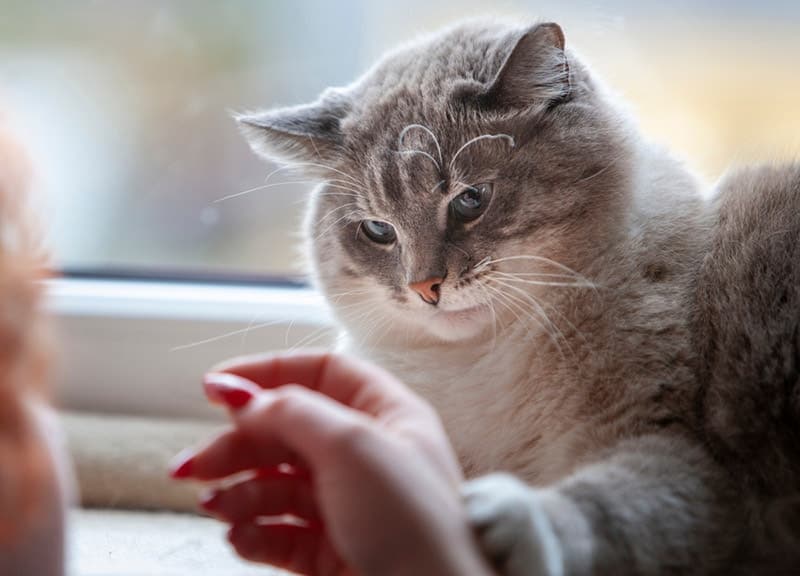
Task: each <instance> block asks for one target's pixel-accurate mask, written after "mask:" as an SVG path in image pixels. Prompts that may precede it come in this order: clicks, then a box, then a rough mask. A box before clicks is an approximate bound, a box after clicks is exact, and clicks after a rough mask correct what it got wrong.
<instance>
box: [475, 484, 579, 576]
mask: <svg viewBox="0 0 800 576" xmlns="http://www.w3.org/2000/svg"><path fill="white" fill-rule="evenodd" d="M462 494H463V496H464V503H465V505H466V509H467V517H468V518H469V521H470V524H471V525H472V527H473V529H474V531H475V533H476V535H477V537H478V541H479V544H480V546H481V548H482V549H483V552H484V554H485V555H486V557H487V558H488V559H489V560H490V561H491V563H492V565H493V566H494V567H495V568H496V569H497V570H499V571H500V572H501V574H504V575H507V576H526V575H529V574H530V575H534V574H535V575H537V576H538V575H541V576H562V575H563V574H564V561H563V558H562V550H561V545H560V543H559V541H558V538H557V537H556V534H555V532H554V531H553V528H552V526H551V525H550V521H549V520H548V518H547V515H546V514H545V512H544V510H543V508H542V506H541V505H540V503H539V493H538V492H537V490H535V489H533V488H531V487H529V486H527V485H526V484H524V483H523V482H522V481H521V480H519V479H517V478H515V477H514V476H511V475H510V474H490V475H489V476H483V477H481V478H477V479H475V480H472V481H469V482H466V483H465V484H464V486H463V488H462Z"/></svg>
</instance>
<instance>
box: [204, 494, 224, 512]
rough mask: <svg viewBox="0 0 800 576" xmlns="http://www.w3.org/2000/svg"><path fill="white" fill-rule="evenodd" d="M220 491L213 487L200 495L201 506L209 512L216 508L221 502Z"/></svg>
mask: <svg viewBox="0 0 800 576" xmlns="http://www.w3.org/2000/svg"><path fill="white" fill-rule="evenodd" d="M219 497H220V492H219V490H215V489H211V490H209V491H207V492H205V493H203V494H201V495H200V507H201V508H202V509H203V510H208V511H209V512H210V511H212V510H214V509H216V507H217V504H219Z"/></svg>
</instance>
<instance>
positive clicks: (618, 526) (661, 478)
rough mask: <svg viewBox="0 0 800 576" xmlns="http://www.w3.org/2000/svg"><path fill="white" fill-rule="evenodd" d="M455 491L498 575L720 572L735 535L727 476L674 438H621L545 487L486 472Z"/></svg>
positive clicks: (737, 519) (737, 516)
mask: <svg viewBox="0 0 800 576" xmlns="http://www.w3.org/2000/svg"><path fill="white" fill-rule="evenodd" d="M463 491H464V496H465V504H466V509H467V514H468V517H469V519H470V522H471V523H472V525H473V528H474V530H475V533H476V535H477V537H478V540H479V542H480V545H481V546H482V548H483V549H484V551H485V552H486V554H487V557H488V558H489V559H490V560H491V561H492V562H494V565H495V567H496V569H497V570H498V572H499V573H500V574H503V575H505V576H536V575H539V574H542V575H547V576H549V575H553V574H564V575H579V576H583V575H595V574H596V575H605V574H614V575H619V576H624V575H628V574H630V575H637V576H639V575H641V576H661V575H674V574H692V575H705V574H717V573H725V572H724V571H725V569H726V566H727V565H728V563H729V562H730V559H731V557H732V555H733V552H734V547H735V546H736V543H737V542H741V541H742V537H743V535H744V533H743V530H744V526H745V524H744V519H743V516H742V514H741V512H742V511H741V509H740V508H741V507H740V506H737V501H736V491H735V490H733V489H732V486H731V483H730V478H729V477H727V475H726V474H725V473H724V471H722V470H721V469H719V468H718V467H717V465H716V464H715V463H714V462H713V460H712V459H711V458H710V457H709V456H708V455H707V454H706V453H705V451H704V450H703V449H702V448H701V447H700V446H698V445H696V444H694V443H692V442H689V441H687V440H685V439H683V438H681V437H675V436H672V437H670V436H664V437H661V436H645V437H642V438H637V439H632V440H627V441H624V442H622V443H620V445H619V446H617V448H616V449H613V450H608V451H607V452H606V456H605V457H603V458H601V459H599V460H597V461H595V462H594V463H592V464H590V465H587V466H584V467H582V468H579V469H577V470H576V471H575V473H573V474H571V475H570V476H568V477H565V478H564V479H562V480H561V481H559V482H557V483H555V484H553V485H549V486H545V487H538V488H534V487H530V486H526V485H525V484H524V483H522V482H521V481H519V480H516V479H515V478H513V477H510V476H508V475H492V476H486V477H483V478H478V479H476V480H472V481H470V482H468V483H467V484H466V485H465V486H464V488H463Z"/></svg>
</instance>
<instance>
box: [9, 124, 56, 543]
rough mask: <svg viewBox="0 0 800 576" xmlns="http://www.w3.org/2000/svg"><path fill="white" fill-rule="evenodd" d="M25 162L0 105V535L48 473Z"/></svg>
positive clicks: (19, 521) (36, 271)
mask: <svg viewBox="0 0 800 576" xmlns="http://www.w3.org/2000/svg"><path fill="white" fill-rule="evenodd" d="M29 180H30V164H29V162H28V159H27V157H26V156H25V154H24V153H23V151H22V149H21V147H20V146H19V144H18V142H17V141H16V140H15V139H14V138H13V137H12V135H11V133H10V129H9V126H8V122H7V120H6V117H5V116H4V115H3V113H2V111H0V543H3V542H8V541H9V540H13V539H14V537H15V536H17V535H19V534H21V533H23V531H24V530H25V528H26V526H27V524H28V523H29V522H30V521H31V519H32V517H33V515H34V514H36V512H37V504H38V503H39V502H41V500H42V494H43V490H45V489H46V488H45V485H46V482H47V475H48V474H52V471H51V469H50V465H49V461H48V455H47V451H46V448H45V446H44V445H43V443H42V441H41V438H40V437H39V434H38V432H37V430H36V428H35V424H34V422H33V420H32V416H31V412H30V409H29V405H28V403H29V401H30V400H31V399H32V397H35V396H39V397H41V396H42V395H43V394H44V393H45V391H44V387H45V386H44V382H45V379H46V372H47V358H48V356H49V354H48V351H47V344H46V338H44V332H45V330H44V325H43V320H42V317H41V313H40V291H41V289H40V286H39V282H38V280H40V279H42V278H43V276H44V274H45V270H46V258H45V257H44V254H43V251H42V250H41V244H40V236H39V234H38V231H37V229H36V227H35V226H34V224H33V219H32V217H31V214H30V208H29V206H28V202H29V198H28V197H27V194H28V183H29Z"/></svg>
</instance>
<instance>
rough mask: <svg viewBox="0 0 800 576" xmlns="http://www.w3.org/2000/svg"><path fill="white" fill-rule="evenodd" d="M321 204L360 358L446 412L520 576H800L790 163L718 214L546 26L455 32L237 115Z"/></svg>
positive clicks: (760, 177)
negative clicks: (309, 92) (337, 82)
mask: <svg viewBox="0 0 800 576" xmlns="http://www.w3.org/2000/svg"><path fill="white" fill-rule="evenodd" d="M239 120H240V122H241V125H242V127H243V129H244V130H245V132H246V134H247V136H248V138H249V139H250V142H251V143H252V145H253V147H254V148H255V149H256V150H257V151H258V152H259V153H261V154H263V155H265V156H266V157H268V158H270V159H272V160H277V161H279V162H283V163H290V164H293V165H295V167H296V168H298V169H301V170H303V171H304V172H305V173H306V174H307V175H310V176H311V177H313V178H317V179H319V181H320V185H319V187H318V188H317V189H316V191H315V192H314V193H313V196H312V198H311V204H310V210H309V213H308V220H307V233H308V242H309V247H310V251H311V255H312V259H313V263H314V269H315V279H316V284H317V286H318V287H319V288H320V289H321V290H322V292H323V293H324V294H325V295H326V296H327V299H328V301H329V303H330V305H331V307H332V308H333V310H334V312H335V314H336V317H337V318H338V320H339V321H340V323H341V326H342V328H343V329H344V333H345V335H346V348H347V349H348V350H350V351H352V352H354V353H356V354H359V355H362V356H364V357H367V358H369V359H371V360H373V361H375V362H377V363H379V364H381V365H382V366H384V367H385V368H387V369H389V370H391V371H392V372H394V373H395V374H396V375H398V376H399V377H400V378H401V379H403V380H404V381H405V382H407V383H408V385H409V386H411V387H412V388H414V389H415V390H416V391H418V392H419V393H421V394H422V395H423V396H425V397H426V398H427V399H428V400H429V401H430V402H432V403H433V405H434V406H435V407H436V408H437V409H438V411H439V413H440V414H441V416H442V418H443V420H444V423H445V425H446V427H447V429H448V432H449V434H450V436H451V438H452V441H453V444H454V446H455V447H456V449H457V451H458V454H459V456H460V458H461V462H462V464H463V466H464V469H465V471H466V473H467V474H468V475H469V476H470V477H477V476H480V475H482V474H487V473H492V472H497V471H504V472H508V473H510V474H513V476H511V475H506V474H491V475H489V476H485V477H482V478H477V479H474V480H472V481H471V482H469V483H467V485H466V486H465V489H464V492H465V498H466V504H467V508H468V511H469V514H470V517H471V519H472V521H473V523H474V525H475V528H476V533H477V534H478V537H479V538H480V541H481V544H482V545H483V547H484V549H485V550H486V552H487V554H488V555H489V556H490V558H491V559H492V560H493V561H494V563H495V566H496V567H497V569H498V571H500V572H502V573H505V574H512V575H522V574H548V575H556V574H647V575H650V574H731V573H736V572H737V571H738V572H741V573H753V572H754V571H760V572H761V573H764V574H767V573H768V574H774V573H779V572H781V571H783V572H787V573H788V572H790V571H792V570H800V543H799V542H800V538H798V533H800V526H798V520H799V519H800V423H798V417H800V386H799V385H798V378H800V166H793V167H786V168H760V169H753V170H750V171H747V172H744V173H740V174H738V175H734V176H731V177H729V178H728V179H727V180H725V181H724V182H723V183H722V184H721V185H720V186H719V190H718V193H717V195H716V197H715V199H714V200H713V201H705V200H703V199H702V197H701V195H700V194H699V191H698V190H699V185H698V183H697V182H696V181H695V179H694V178H693V177H692V175H691V174H690V173H689V172H688V171H687V169H686V168H685V167H684V166H683V165H681V164H680V163H679V162H677V161H676V160H674V159H673V158H672V157H671V156H670V154H669V153H668V152H666V151H665V150H663V149H661V148H659V147H657V146H654V145H653V144H652V143H650V142H648V141H646V140H645V139H644V138H643V136H642V135H641V134H640V133H639V131H638V129H637V126H636V125H635V123H634V121H633V120H632V119H631V118H630V116H629V115H628V114H627V113H626V112H625V111H624V109H623V108H622V107H621V106H620V104H619V102H618V99H617V98H616V97H615V96H613V95H611V94H610V93H609V92H608V91H607V90H606V89H604V88H603V86H602V85H601V84H600V82H599V81H598V80H597V79H596V78H595V77H594V76H593V75H592V73H591V72H590V70H589V69H588V68H587V67H586V66H585V65H584V64H582V63H581V61H580V60H579V59H578V57H576V56H575V54H573V53H572V52H571V51H570V50H565V46H564V36H563V34H562V31H561V29H560V28H559V27H558V26H557V25H555V24H538V25H534V26H531V27H519V26H514V25H508V24H502V23H481V22H471V23H465V24H461V25H458V26H455V27H453V28H450V29H447V30H445V31H443V32H441V33H439V34H436V35H433V36H431V37H428V38H425V39H422V40H420V41H418V42H416V43H413V44H410V45H407V46H404V47H402V48H400V49H399V50H397V51H395V52H393V53H391V54H389V55H387V56H386V57H385V58H384V59H383V60H381V61H380V62H379V63H378V64H377V65H376V66H374V67H373V68H372V69H371V70H370V71H368V72H367V73H366V74H364V75H363V76H362V77H361V78H360V79H358V80H357V81H356V82H354V83H353V84H352V85H350V86H347V87H345V88H341V89H330V90H327V91H325V92H324V93H323V94H322V95H321V96H320V98H319V99H318V100H317V101H316V102H314V103H312V104H309V105H306V106H299V107H295V108H288V109H280V110H272V111H268V112H264V113H259V114H253V115H245V116H242V117H241V118H240V119H239Z"/></svg>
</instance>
